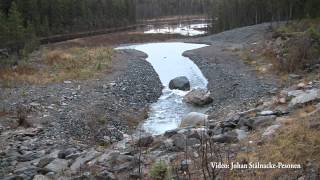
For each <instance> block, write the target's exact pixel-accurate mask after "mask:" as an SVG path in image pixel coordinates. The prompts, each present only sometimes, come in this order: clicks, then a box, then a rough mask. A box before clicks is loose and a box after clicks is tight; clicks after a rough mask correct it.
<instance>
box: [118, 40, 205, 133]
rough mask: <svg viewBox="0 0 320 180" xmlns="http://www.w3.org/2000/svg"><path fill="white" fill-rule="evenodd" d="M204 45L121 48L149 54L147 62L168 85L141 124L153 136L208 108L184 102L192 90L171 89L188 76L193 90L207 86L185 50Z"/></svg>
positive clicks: (183, 44) (174, 44)
mask: <svg viewBox="0 0 320 180" xmlns="http://www.w3.org/2000/svg"><path fill="white" fill-rule="evenodd" d="M205 46H207V45H204V44H191V43H180V42H169V43H147V44H138V45H129V46H122V47H120V48H117V49H135V50H138V51H142V52H144V53H146V54H147V55H148V58H147V61H148V62H150V63H151V65H152V66H153V68H154V69H155V71H156V72H157V73H158V75H159V78H160V80H161V83H162V84H163V86H164V89H163V90H162V96H161V97H160V98H159V99H158V101H157V102H155V103H153V104H152V105H151V106H150V111H149V118H148V119H146V120H145V121H144V123H143V124H142V125H141V127H142V129H143V130H145V131H146V132H148V133H151V134H153V135H158V134H162V133H164V132H166V131H168V130H172V129H176V128H177V127H179V124H180V122H181V119H182V118H183V117H184V116H185V115H187V114H188V113H189V112H205V111H206V110H207V108H199V107H194V106H192V105H189V104H186V103H184V102H183V101H182V99H183V96H184V95H186V94H187V93H188V92H186V91H180V90H170V89H169V88H168V85H169V82H170V80H172V79H174V78H176V77H179V76H186V77H187V78H188V79H189V81H190V85H191V89H195V88H202V89H206V88H207V84H208V81H207V80H206V78H205V77H204V76H203V74H202V72H201V71H200V69H199V68H198V67H197V65H196V64H195V63H193V61H191V60H190V59H189V58H187V57H184V56H182V53H183V52H185V51H188V50H192V49H198V48H202V47H205Z"/></svg>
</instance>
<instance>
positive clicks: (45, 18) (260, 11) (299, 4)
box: [0, 0, 320, 52]
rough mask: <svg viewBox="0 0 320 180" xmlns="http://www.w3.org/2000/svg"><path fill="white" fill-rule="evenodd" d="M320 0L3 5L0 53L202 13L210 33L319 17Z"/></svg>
mask: <svg viewBox="0 0 320 180" xmlns="http://www.w3.org/2000/svg"><path fill="white" fill-rule="evenodd" d="M319 9H320V1H319V0H268V1H261V0H1V1H0V42H1V43H0V49H1V48H3V47H10V48H13V49H16V50H17V51H20V50H21V49H24V50H25V51H26V52H28V51H32V49H33V47H36V46H37V41H36V40H35V39H36V37H46V36H51V35H57V34H68V33H75V32H83V31H92V30H98V29H104V28H111V27H119V26H125V25H129V24H134V23H136V20H137V19H150V18H156V17H164V16H175V15H197V14H201V15H203V14H206V15H208V16H209V17H212V19H214V21H213V24H212V29H213V32H220V31H223V30H227V29H231V28H235V27H240V26H246V25H252V24H258V23H262V22H270V21H283V20H293V19H299V18H315V17H319V16H320V11H319Z"/></svg>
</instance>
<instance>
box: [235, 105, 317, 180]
mask: <svg viewBox="0 0 320 180" xmlns="http://www.w3.org/2000/svg"><path fill="white" fill-rule="evenodd" d="M314 109H315V108H314V107H313V106H306V107H305V108H303V109H300V110H298V111H297V112H296V113H294V114H293V115H291V116H290V117H287V118H283V119H282V120H281V121H282V126H283V127H282V128H281V129H280V130H279V131H278V132H277V133H276V134H275V135H274V137H273V138H272V139H262V140H261V134H259V133H254V134H252V135H251V137H249V140H252V141H253V142H258V143H253V144H252V145H251V149H255V151H250V152H241V153H239V154H238V155H237V160H238V161H242V160H245V161H246V162H260V163H268V162H273V163H278V162H282V163H284V164H300V165H301V166H302V168H303V169H299V171H297V170H295V169H269V170H266V169H264V170H257V169H254V174H251V175H250V173H247V175H246V177H248V176H251V177H257V176H259V177H264V179H269V178H271V179H272V178H279V177H281V176H282V175H283V174H286V175H288V176H290V177H299V176H300V175H301V173H302V172H301V170H306V169H308V168H309V170H310V166H312V167H313V168H316V169H317V168H320V139H319V136H320V131H319V130H320V112H319V111H317V110H314ZM249 140H248V141H249ZM245 144H246V143H245V142H244V145H245ZM241 175H243V174H242V173H241V172H235V173H234V174H233V176H236V177H239V176H241Z"/></svg>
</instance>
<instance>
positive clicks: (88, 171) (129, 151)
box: [0, 24, 320, 180]
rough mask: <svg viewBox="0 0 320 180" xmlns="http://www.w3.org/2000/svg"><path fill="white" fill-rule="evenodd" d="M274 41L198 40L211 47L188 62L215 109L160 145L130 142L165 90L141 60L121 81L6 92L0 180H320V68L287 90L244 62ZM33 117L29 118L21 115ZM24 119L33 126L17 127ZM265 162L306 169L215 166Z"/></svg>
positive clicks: (239, 33)
mask: <svg viewBox="0 0 320 180" xmlns="http://www.w3.org/2000/svg"><path fill="white" fill-rule="evenodd" d="M270 33H271V32H270V31H269V26H268V24H262V25H257V26H250V27H244V28H240V29H235V30H231V31H227V32H223V33H221V34H217V35H213V36H208V37H202V38H198V39H192V40H189V41H192V42H198V43H207V44H211V46H209V47H204V48H201V49H198V50H192V51H188V52H185V53H184V55H185V56H188V57H190V58H191V59H192V60H193V61H194V62H195V63H196V64H197V65H198V66H199V68H200V69H201V70H202V72H203V74H204V75H205V76H206V78H207V79H208V82H209V85H208V90H209V91H210V97H211V98H210V100H208V101H206V102H208V103H211V102H212V104H211V106H210V110H209V111H208V112H207V113H206V114H201V113H192V114H190V116H189V117H192V118H186V119H187V120H185V121H183V127H181V128H178V129H174V130H170V131H167V132H165V133H164V134H162V135H158V136H152V135H150V134H146V133H144V132H137V131H136V133H133V134H131V133H130V131H131V130H132V131H134V130H135V126H136V125H137V123H138V122H139V121H141V120H143V119H145V118H146V117H145V116H146V115H147V108H148V104H149V103H152V102H155V101H156V100H157V98H158V97H159V96H160V94H161V89H162V87H161V83H160V81H159V78H158V77H157V75H156V74H155V73H154V71H153V68H152V67H151V66H150V64H149V63H148V62H146V61H145V60H144V58H145V55H144V54H142V53H138V52H137V51H132V50H125V51H121V52H119V53H118V58H116V60H117V61H115V65H114V68H115V70H114V71H113V72H114V73H111V75H110V74H109V75H108V76H105V77H104V78H101V79H99V80H90V81H86V82H80V81H79V82H78V81H65V82H64V83H60V84H54V85H49V86H45V87H33V86H31V87H24V88H12V89H4V88H2V89H1V90H3V91H1V93H2V94H1V98H2V100H3V101H2V104H1V105H2V106H3V109H4V111H3V113H1V114H0V116H1V125H2V127H1V149H0V150H1V152H0V158H1V163H0V167H1V171H0V177H5V178H6V179H19V178H20V179H36V180H39V179H156V178H159V177H163V178H168V179H204V178H205V177H206V178H207V179H216V178H217V179H223V178H229V179H240V178H242V179H243V178H250V179H257V178H261V177H262V178H263V177H267V178H266V179H269V177H272V178H274V179H279V178H285V179H315V180H316V179H318V178H319V175H318V174H319V166H318V164H319V163H318V162H320V160H319V158H318V156H316V155H315V154H316V153H317V147H318V145H319V143H318V142H319V140H318V133H319V127H320V125H319V124H320V122H319V114H320V105H319V102H320V81H319V80H320V79H319V78H320V77H319V76H318V75H319V68H318V69H317V68H316V66H315V68H314V70H313V72H314V73H315V74H316V75H315V76H308V77H307V76H306V77H304V76H303V75H296V74H290V75H289V76H288V77H289V78H290V83H285V84H281V83H280V78H279V76H277V75H276V74H262V73H259V71H257V68H256V67H254V66H250V65H248V64H246V63H244V61H243V60H244V59H243V58H242V57H241V56H240V52H243V51H244V50H247V49H249V50H250V52H251V53H252V54H254V53H255V52H256V49H257V48H256V47H257V46H258V45H260V44H263V42H264V41H267V40H268V37H270ZM271 41H272V40H271ZM117 63H119V64H118V65H117ZM308 74H311V73H309V72H308ZM48 90H50V91H48ZM48 92H50V94H52V96H51V95H50V94H48ZM193 93H194V92H193ZM195 95H197V96H202V95H203V96H208V95H209V93H207V92H206V91H204V92H199V93H196V94H195ZM188 99H190V97H189V98H188V97H186V98H185V100H188ZM200 99H201V98H200ZM20 104H22V105H20ZM200 104H202V103H200ZM17 105H19V106H17ZM195 105H199V103H195ZM20 106H21V107H20ZM8 107H10V108H8ZM17 107H20V108H19V109H21V110H19V111H17V109H16V108H17ZM25 108H26V109H27V110H28V111H27V112H28V114H24V113H22V112H24V111H22V110H24V109H25ZM17 112H19V113H17ZM24 117H25V118H26V120H32V121H31V123H29V122H28V121H23V122H26V123H23V124H21V125H22V126H23V125H24V126H25V127H18V128H15V127H13V125H14V124H11V126H12V127H11V126H10V123H9V122H17V121H18V120H19V119H20V120H21V119H22V120H24ZM190 119H193V121H190ZM45 120H46V121H45ZM43 122H46V123H43ZM92 122H94V123H92ZM17 123H18V122H17ZM29 124H31V125H33V127H32V126H31V127H28V125H29ZM295 142H299V143H300V144H302V145H303V147H301V146H298V147H296V146H294V144H295ZM304 147H306V148H305V149H304ZM310 149H311V150H312V151H310ZM301 157H303V158H302V159H301ZM260 161H261V162H264V161H265V162H269V161H274V162H276V163H277V162H279V161H283V162H282V163H292V164H299V165H301V166H302V167H301V168H298V169H276V170H274V169H270V170H266V169H239V170H233V171H231V170H230V169H216V168H212V164H211V162H220V163H222V164H228V163H230V162H239V163H241V164H248V163H249V162H260Z"/></svg>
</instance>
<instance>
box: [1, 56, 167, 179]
mask: <svg viewBox="0 0 320 180" xmlns="http://www.w3.org/2000/svg"><path fill="white" fill-rule="evenodd" d="M145 58H146V55H145V54H143V53H141V52H137V51H134V50H121V51H119V52H117V53H116V56H114V58H113V65H112V69H111V70H108V72H106V73H105V74H104V75H103V76H101V78H99V79H93V80H87V81H73V80H70V81H64V82H62V83H55V84H49V85H45V86H37V85H34V86H21V87H20V86H19V87H15V88H4V87H2V88H1V91H0V92H1V94H0V97H1V104H0V107H1V112H3V114H1V117H0V118H1V124H0V132H1V165H0V166H1V171H0V172H1V173H0V174H1V177H4V176H7V175H8V173H9V172H10V170H15V171H16V170H17V169H20V167H21V168H24V170H22V171H21V172H19V173H14V174H16V175H21V176H22V177H24V178H26V179H30V178H31V179H32V177H33V175H34V174H32V173H31V172H33V173H35V172H37V170H35V166H33V165H32V162H33V160H35V159H38V158H43V157H44V156H45V155H46V154H51V153H53V152H54V149H55V148H58V147H65V146H67V147H70V146H71V147H87V146H88V145H94V146H95V145H102V146H108V145H109V144H111V143H113V142H116V141H119V140H121V139H122V138H123V134H125V133H130V131H131V130H133V129H135V127H136V126H137V125H138V124H139V123H140V122H141V121H142V120H144V119H145V118H146V117H147V115H148V114H147V112H148V106H149V104H150V103H152V102H155V101H156V100H157V99H158V97H159V96H160V95H161V92H162V84H161V82H160V80H159V77H158V75H157V74H156V73H155V71H154V69H153V68H152V66H151V65H150V64H149V63H148V62H147V61H145ZM76 149H77V148H76ZM20 157H22V158H20ZM58 166H60V165H58ZM59 168H60V167H59ZM30 169H33V170H34V171H33V170H32V171H31V170H30ZM28 173H29V174H28ZM30 173H31V174H30Z"/></svg>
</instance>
